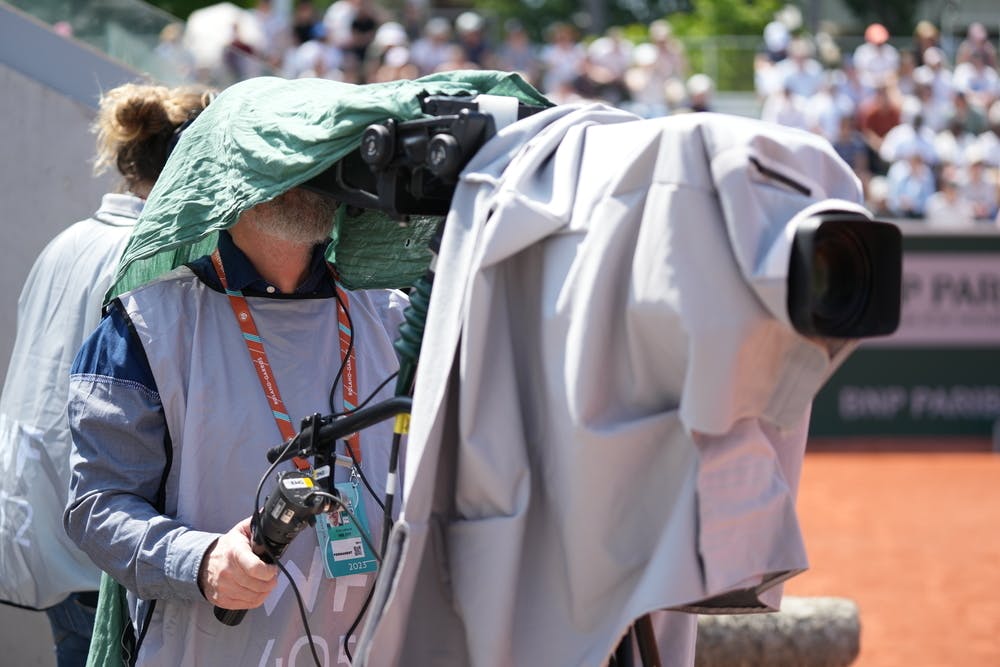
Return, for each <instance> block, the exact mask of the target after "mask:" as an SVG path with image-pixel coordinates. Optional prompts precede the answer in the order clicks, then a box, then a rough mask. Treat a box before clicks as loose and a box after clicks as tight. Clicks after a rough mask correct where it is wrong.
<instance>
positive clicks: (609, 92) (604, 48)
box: [576, 28, 633, 106]
mask: <svg viewBox="0 0 1000 667" xmlns="http://www.w3.org/2000/svg"><path fill="white" fill-rule="evenodd" d="M632 49H633V46H632V43H631V42H629V41H628V40H626V39H625V37H624V34H623V33H622V31H621V29H620V28H609V29H608V31H607V33H606V34H605V35H604V36H603V37H599V38H597V39H596V40H594V41H593V42H591V43H590V45H589V46H588V47H587V55H586V58H585V59H584V63H583V71H582V72H581V74H580V77H578V79H577V83H576V86H577V88H578V89H579V90H580V92H581V94H582V95H584V96H585V97H591V98H595V99H601V100H604V101H606V102H608V103H609V104H612V105H615V106H622V105H623V103H626V102H627V101H628V100H629V98H630V92H629V90H628V88H627V86H626V83H625V73H626V71H627V70H628V67H629V64H630V63H631V59H632Z"/></svg>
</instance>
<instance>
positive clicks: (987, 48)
mask: <svg viewBox="0 0 1000 667" xmlns="http://www.w3.org/2000/svg"><path fill="white" fill-rule="evenodd" d="M976 51H979V52H981V53H982V54H983V61H984V62H985V63H986V66H987V67H992V68H993V69H1000V62H998V60H997V49H996V47H995V46H993V43H992V42H990V40H989V33H987V32H986V26H984V25H983V24H982V23H979V22H978V21H977V22H974V23H970V24H969V29H968V31H967V32H966V35H965V39H963V40H962V43H961V44H959V45H958V51H957V53H956V54H955V66H956V67H957V66H958V65H959V64H961V63H965V62H969V61H970V60H972V54H973V53H975V52H976Z"/></svg>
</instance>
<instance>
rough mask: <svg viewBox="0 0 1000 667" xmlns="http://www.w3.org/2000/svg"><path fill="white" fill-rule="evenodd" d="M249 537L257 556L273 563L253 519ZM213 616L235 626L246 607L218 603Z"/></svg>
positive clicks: (241, 619)
mask: <svg viewBox="0 0 1000 667" xmlns="http://www.w3.org/2000/svg"><path fill="white" fill-rule="evenodd" d="M250 537H251V541H250V542H251V544H252V545H253V552H254V553H255V554H257V557H258V558H260V559H261V560H262V561H264V562H265V563H268V564H272V563H274V559H273V558H271V556H270V555H269V554H268V553H267V550H266V549H265V548H264V545H263V544H261V543H260V538H259V535H258V531H257V522H256V521H255V522H254V523H253V525H252V526H251V527H250ZM212 611H213V613H214V614H215V617H216V618H217V619H219V621H221V622H222V623H225V624H226V625H229V626H236V625H239V624H240V623H242V622H243V617H244V616H246V615H247V610H246V609H225V608H223V607H220V606H218V605H215V608H214V609H213V610H212Z"/></svg>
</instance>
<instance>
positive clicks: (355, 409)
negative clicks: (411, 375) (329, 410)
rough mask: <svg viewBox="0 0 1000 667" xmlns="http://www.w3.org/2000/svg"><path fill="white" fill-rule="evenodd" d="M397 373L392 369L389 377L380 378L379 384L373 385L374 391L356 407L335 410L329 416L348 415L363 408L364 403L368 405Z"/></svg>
mask: <svg viewBox="0 0 1000 667" xmlns="http://www.w3.org/2000/svg"><path fill="white" fill-rule="evenodd" d="M397 375H399V371H393V372H392V373H391V374H390V375H389V377H387V378H386V379H384V380H382V382H381V384H379V386H377V387H375V391H373V392H372V393H370V394H368V398H366V399H365V400H364V401H362V402H361V405H359V406H358V407H356V408H354V409H353V410H344V411H343V412H335V413H333V415H331V416H333V417H343V416H344V415H349V414H351V413H352V412H357V411H358V410H360V409H361V408H363V407H365V406H366V405H368V404H369V403H371V402H372V399H373V398H375V397H376V396H377V395H378V393H379V392H380V391H382V390H383V389H385V386H386V385H387V384H389V383H390V382H392V381H393V379H394V378H395V377H396V376H397Z"/></svg>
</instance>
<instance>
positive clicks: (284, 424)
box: [212, 250, 361, 470]
mask: <svg viewBox="0 0 1000 667" xmlns="http://www.w3.org/2000/svg"><path fill="white" fill-rule="evenodd" d="M212 265H213V266H214V267H215V272H216V274H217V275H218V276H219V281H220V282H221V283H222V288H223V289H224V290H225V291H226V296H228V297H229V305H230V306H232V308H233V314H234V315H235V316H236V323H237V324H238V325H239V327H240V331H242V332H243V342H244V343H246V346H247V352H249V353H250V361H251V363H252V364H253V367H254V370H255V371H257V379H258V380H260V386H261V389H262V390H263V391H264V396H265V398H267V402H268V404H269V405H270V406H271V414H272V415H273V416H274V422H275V423H276V424H277V425H278V431H279V432H280V433H281V437H282V439H283V440H284V442H288V441H289V440H290V439H292V438H294V437H295V428H294V427H293V426H292V418H291V416H290V415H289V414H288V409H287V408H286V407H285V403H284V401H282V400H281V393H280V392H279V391H278V383H277V380H276V379H275V377H274V372H273V371H272V370H271V364H270V362H269V361H268V359H267V352H265V350H264V339H263V338H261V336H260V333H259V332H258V331H257V325H256V324H255V323H254V319H253V315H252V314H251V313H250V305H249V304H248V303H247V300H246V298H245V297H244V296H243V292H241V291H240V290H231V289H229V286H228V284H227V283H226V272H225V269H223V267H222V258H221V257H220V256H219V251H218V250H215V252H213V253H212ZM335 285H336V289H337V295H338V296H339V299H338V302H337V320H338V324H339V329H340V337H339V338H340V359H341V363H342V364H343V365H344V374H343V377H342V378H341V384H342V385H343V388H344V410H345V411H347V412H349V411H351V410H354V409H355V408H357V404H358V387H357V383H356V382H355V380H356V374H355V367H356V364H355V355H354V347H353V346H352V345H351V337H352V335H351V328H350V318H349V317H348V313H347V293H346V292H344V290H343V289H342V288H341V287H340V284H339V283H337V282H336V281H335ZM347 441H348V443H349V444H350V445H351V450H352V451H353V453H354V458H356V459H357V461H358V463H360V462H361V438H360V436H359V434H358V433H357V432H355V433H353V434H351V435H350V436H349V437H348V438H347ZM292 462H293V463H294V464H295V467H296V468H298V469H299V470H307V469H308V468H309V462H308V461H307V460H305V459H304V458H302V457H299V456H296V457H294V458H293V459H292Z"/></svg>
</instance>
